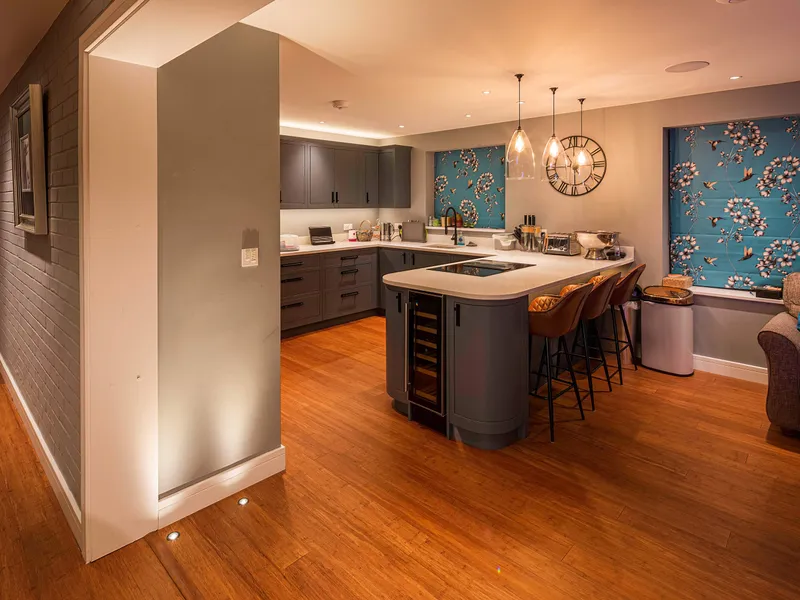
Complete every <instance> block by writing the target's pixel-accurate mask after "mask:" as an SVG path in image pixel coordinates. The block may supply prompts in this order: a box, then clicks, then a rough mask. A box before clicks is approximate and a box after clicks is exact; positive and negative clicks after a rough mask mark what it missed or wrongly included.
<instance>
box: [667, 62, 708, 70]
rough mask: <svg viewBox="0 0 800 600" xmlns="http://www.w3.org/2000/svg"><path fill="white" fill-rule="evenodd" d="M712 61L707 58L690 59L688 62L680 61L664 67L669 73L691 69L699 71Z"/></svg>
mask: <svg viewBox="0 0 800 600" xmlns="http://www.w3.org/2000/svg"><path fill="white" fill-rule="evenodd" d="M710 64H711V63H710V62H708V61H705V60H690V61H688V62H683V63H678V64H677V65H672V66H671V67H667V68H666V69H664V70H665V71H666V72H667V73H688V72H690V71H699V70H700V69H705V68H706V67H707V66H709V65H710Z"/></svg>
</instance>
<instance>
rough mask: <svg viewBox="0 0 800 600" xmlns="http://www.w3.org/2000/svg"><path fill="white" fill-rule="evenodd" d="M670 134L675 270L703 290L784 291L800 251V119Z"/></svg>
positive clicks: (703, 127)
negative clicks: (766, 287) (799, 175)
mask: <svg viewBox="0 0 800 600" xmlns="http://www.w3.org/2000/svg"><path fill="white" fill-rule="evenodd" d="M668 137H669V165H670V166H669V169H670V171H669V176H668V180H669V220H670V243H669V253H670V266H671V271H672V272H673V273H683V274H686V275H691V276H692V278H693V279H694V283H695V285H698V286H706V287H715V288H735V289H749V288H750V287H752V286H754V285H776V286H781V285H782V283H783V279H784V277H785V276H786V275H788V274H789V273H791V272H792V271H794V270H796V266H795V262H796V261H797V256H798V254H799V253H800V231H798V226H799V225H800V195H799V194H798V190H800V181H796V180H797V172H798V169H800V147H798V142H799V141H800V117H797V116H792V117H782V118H774V119H757V120H753V121H737V122H735V123H719V124H713V125H711V124H709V125H696V126H693V127H681V128H675V129H670V130H669V131H668Z"/></svg>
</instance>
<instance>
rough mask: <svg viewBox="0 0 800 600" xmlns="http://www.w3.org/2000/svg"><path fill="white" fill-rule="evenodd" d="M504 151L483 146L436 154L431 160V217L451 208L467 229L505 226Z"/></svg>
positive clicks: (501, 227)
mask: <svg viewBox="0 0 800 600" xmlns="http://www.w3.org/2000/svg"><path fill="white" fill-rule="evenodd" d="M505 157H506V148H505V146H487V147H486V148H467V149H465V150H449V151H447V152H437V153H436V155H435V157H434V160H435V167H434V174H435V179H434V183H433V196H434V206H435V208H434V215H435V216H436V217H441V216H442V215H444V212H445V211H446V210H447V207H448V206H452V207H453V208H455V209H456V210H457V211H458V212H460V213H461V215H462V216H463V217H464V225H465V226H467V227H493V228H496V229H504V228H505V226H506V166H505V160H506V158H505Z"/></svg>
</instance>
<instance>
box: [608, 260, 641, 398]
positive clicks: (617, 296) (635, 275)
mask: <svg viewBox="0 0 800 600" xmlns="http://www.w3.org/2000/svg"><path fill="white" fill-rule="evenodd" d="M646 267H647V265H646V264H643V265H639V266H638V267H636V268H635V269H631V270H630V271H628V273H627V274H626V275H625V277H623V278H622V279H620V280H619V282H618V283H617V285H616V286H615V287H614V291H613V292H611V299H610V300H609V304H610V306H611V329H612V331H613V332H614V338H613V339H610V338H603V340H605V341H609V342H614V350H615V353H616V355H617V368H616V370H615V371H614V372H613V373H611V376H612V377H613V376H614V375H619V384H620V385H622V352H624V351H625V350H627V349H630V351H631V362H633V369H634V370H635V371H638V370H639V367H637V366H636V345H635V344H634V342H633V340H632V339H631V334H630V331H629V330H628V321H627V320H626V319H625V309H624V308H623V306H624V305H625V304H626V303H627V302H628V301H630V299H631V296H632V295H633V290H635V289H636V284H637V283H638V282H639V278H640V277H641V276H642V273H644V270H645V268H646ZM617 309H619V314H620V317H622V319H621V320H622V327H623V328H624V329H625V339H626V341H625V342H622V343H620V339H619V334H618V332H617V329H618V326H617V314H616V311H617Z"/></svg>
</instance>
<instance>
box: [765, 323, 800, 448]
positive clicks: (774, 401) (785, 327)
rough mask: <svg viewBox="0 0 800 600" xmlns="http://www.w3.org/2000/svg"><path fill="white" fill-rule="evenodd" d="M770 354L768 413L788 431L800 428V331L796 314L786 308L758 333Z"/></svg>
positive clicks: (771, 419)
mask: <svg viewBox="0 0 800 600" xmlns="http://www.w3.org/2000/svg"><path fill="white" fill-rule="evenodd" d="M758 343H759V344H760V345H761V347H762V348H763V349H764V354H766V355H767V370H768V371H769V389H768V390H767V417H769V420H770V421H771V422H772V424H773V425H777V426H778V427H780V428H781V431H783V433H785V434H787V435H791V434H795V435H796V434H797V433H798V432H800V331H798V330H797V317H794V316H792V315H791V314H789V313H788V312H783V313H781V314H779V315H776V316H775V317H773V318H772V319H771V320H770V322H769V323H767V324H766V325H765V326H764V328H763V329H762V330H761V331H760V332H759V334H758Z"/></svg>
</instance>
